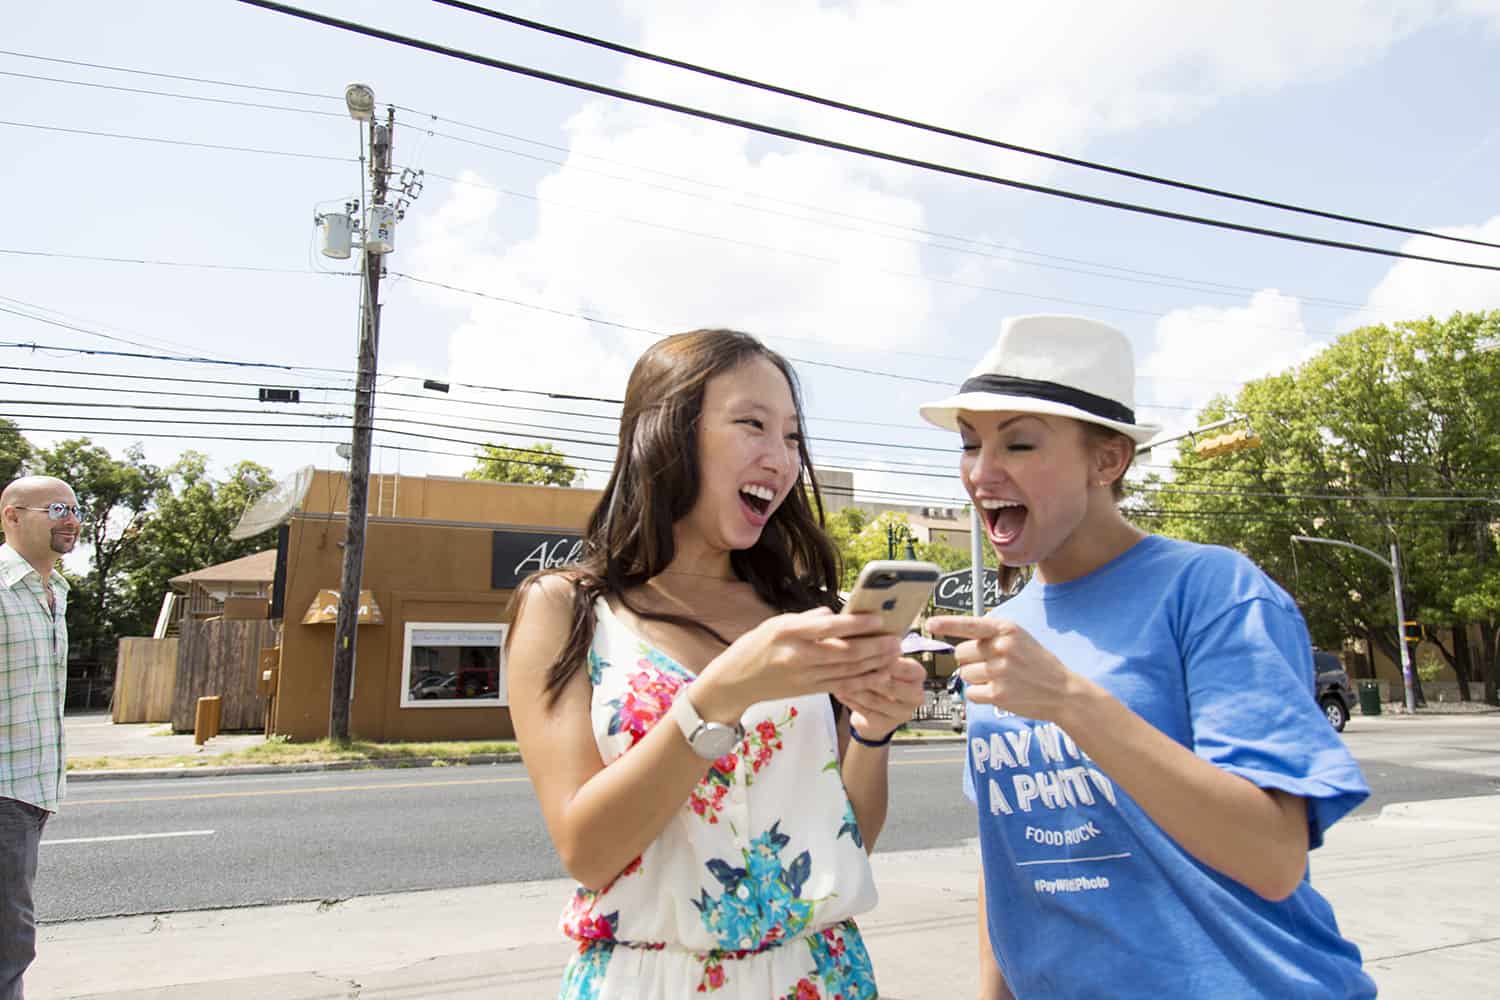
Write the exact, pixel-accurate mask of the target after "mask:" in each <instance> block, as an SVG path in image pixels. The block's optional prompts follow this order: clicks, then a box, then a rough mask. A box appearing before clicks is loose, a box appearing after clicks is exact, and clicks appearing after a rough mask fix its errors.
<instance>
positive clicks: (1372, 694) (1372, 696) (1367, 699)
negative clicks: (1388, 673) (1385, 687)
mask: <svg viewBox="0 0 1500 1000" xmlns="http://www.w3.org/2000/svg"><path fill="white" fill-rule="evenodd" d="M1359 713H1360V714H1361V715H1379V714H1380V682H1379V681H1360V682H1359Z"/></svg>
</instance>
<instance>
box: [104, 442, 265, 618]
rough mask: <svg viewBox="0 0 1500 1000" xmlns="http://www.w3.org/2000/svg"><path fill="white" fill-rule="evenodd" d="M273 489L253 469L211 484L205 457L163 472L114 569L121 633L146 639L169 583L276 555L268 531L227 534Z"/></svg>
mask: <svg viewBox="0 0 1500 1000" xmlns="http://www.w3.org/2000/svg"><path fill="white" fill-rule="evenodd" d="M275 485H276V480H275V478H274V477H273V476H272V475H271V470H270V469H268V468H266V467H265V466H263V465H260V464H258V463H256V462H240V463H238V464H236V465H235V466H233V467H232V468H231V469H230V470H229V475H228V476H227V477H226V478H224V479H215V478H214V477H213V476H211V475H210V474H209V468H208V459H207V456H205V455H203V454H201V453H200V452H196V451H187V452H184V453H183V454H182V456H181V457H180V458H178V460H177V461H176V462H174V463H173V464H172V465H171V466H169V467H168V468H167V469H166V470H165V472H164V473H163V474H162V477H161V479H160V480H159V482H158V485H157V488H156V491H155V494H154V496H153V497H152V504H151V509H150V510H149V511H148V512H147V514H146V516H145V517H144V518H143V519H142V520H141V522H140V526H139V530H138V531H137V533H136V535H135V544H134V545H133V546H132V547H131V550H130V552H129V553H128V554H127V555H126V557H125V558H124V559H123V560H122V562H121V564H120V566H119V577H118V588H119V591H120V595H121V600H120V607H119V612H118V614H117V615H116V620H115V625H116V627H117V628H118V629H120V633H119V634H121V635H145V634H148V632H149V630H150V629H151V628H152V627H153V625H154V624H155V621H156V616H157V614H158V612H159V610H160V608H161V599H162V595H163V594H165V593H166V591H167V588H168V586H169V585H170V584H169V581H170V580H171V579H172V578H173V577H174V576H180V575H181V574H183V573H190V572H192V571H193V570H196V569H202V568H203V567H205V566H213V565H215V564H217V563H221V562H227V561H229V560H230V559H238V558H239V557H240V556H246V555H250V554H251V553H253V552H260V551H262V550H264V549H267V548H274V547H275V545H276V532H275V530H274V529H273V530H270V531H265V532H262V533H261V534H259V535H255V536H254V537H251V538H246V539H242V540H240V541H235V540H234V539H232V538H230V537H229V531H230V529H231V528H233V527H234V526H235V524H236V523H238V521H239V519H240V515H241V514H243V513H244V511H245V508H246V507H248V506H250V504H252V503H254V502H255V501H256V500H258V499H259V498H260V497H262V496H264V495H265V494H266V493H267V492H269V491H270V490H271V489H272V488H273V487H274V486H275Z"/></svg>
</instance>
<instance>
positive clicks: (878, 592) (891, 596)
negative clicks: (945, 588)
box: [844, 559, 942, 636]
mask: <svg viewBox="0 0 1500 1000" xmlns="http://www.w3.org/2000/svg"><path fill="white" fill-rule="evenodd" d="M941 573H942V569H940V568H939V567H938V566H937V565H936V564H935V563H930V562H914V561H910V560H904V559H877V560H875V561H874V562H868V563H865V566H864V568H863V569H861V570H860V571H859V579H858V580H855V581H854V589H853V591H851V592H850V594H849V603H847V604H845V605H844V610H845V611H848V612H856V613H865V614H877V615H879V616H880V623H881V624H880V631H881V632H884V633H889V634H891V635H900V636H904V635H906V633H907V631H908V630H909V629H910V628H911V624H912V622H914V621H916V619H917V615H919V614H921V613H922V609H923V608H924V607H926V606H927V601H928V599H929V598H930V597H932V591H933V588H934V587H936V586H937V579H938V576H939V575H940V574H941Z"/></svg>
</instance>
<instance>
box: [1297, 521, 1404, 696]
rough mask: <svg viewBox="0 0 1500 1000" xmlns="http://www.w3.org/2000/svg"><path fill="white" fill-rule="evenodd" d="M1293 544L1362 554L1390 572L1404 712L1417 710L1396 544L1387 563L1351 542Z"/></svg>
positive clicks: (1310, 539)
mask: <svg viewBox="0 0 1500 1000" xmlns="http://www.w3.org/2000/svg"><path fill="white" fill-rule="evenodd" d="M1292 541H1294V542H1311V543H1313V544H1316V545H1337V546H1339V547H1340V548H1344V549H1353V550H1354V551H1356V552H1363V553H1364V554H1365V555H1367V556H1369V557H1370V558H1371V559H1374V560H1375V561H1376V562H1378V563H1380V564H1381V565H1382V566H1384V567H1385V568H1386V569H1388V570H1390V571H1391V580H1392V584H1393V586H1394V589H1395V596H1396V645H1397V647H1398V648H1399V650H1400V653H1399V656H1400V658H1401V686H1402V688H1403V689H1404V690H1405V693H1406V711H1407V714H1411V713H1413V712H1415V711H1416V710H1417V698H1416V686H1415V684H1414V683H1413V680H1412V669H1411V649H1410V648H1409V647H1408V646H1407V644H1406V602H1405V601H1403V600H1402V598H1401V552H1400V550H1399V549H1397V548H1396V543H1395V542H1392V543H1391V558H1390V561H1389V562H1387V561H1386V559H1385V557H1384V556H1382V555H1380V554H1379V553H1378V552H1371V551H1370V550H1369V549H1367V548H1365V547H1364V546H1363V545H1355V544H1354V543H1353V542H1341V541H1338V540H1337V539H1333V538H1313V537H1310V536H1308V535H1293V536H1292ZM1374 665H1375V650H1374V648H1371V650H1370V666H1372V667H1373V666H1374Z"/></svg>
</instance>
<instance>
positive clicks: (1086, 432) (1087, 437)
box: [1078, 420, 1135, 503]
mask: <svg viewBox="0 0 1500 1000" xmlns="http://www.w3.org/2000/svg"><path fill="white" fill-rule="evenodd" d="M1078 423H1079V424H1080V425H1081V426H1082V427H1083V443H1084V444H1085V445H1086V446H1088V447H1089V448H1097V447H1100V446H1101V445H1106V444H1112V443H1114V442H1115V441H1117V440H1118V441H1123V442H1124V443H1125V446H1126V447H1127V448H1129V449H1130V451H1129V452H1128V454H1129V455H1130V461H1128V462H1126V463H1125V468H1123V469H1121V470H1120V475H1119V476H1118V477H1117V478H1116V479H1115V481H1114V482H1112V483H1110V484H1109V491H1110V494H1111V495H1113V496H1114V498H1115V502H1116V503H1119V502H1120V501H1121V500H1123V499H1125V473H1127V472H1129V471H1130V467H1131V466H1132V465H1134V464H1135V442H1134V441H1133V440H1131V438H1130V435H1128V434H1121V433H1120V432H1119V431H1117V430H1115V429H1114V428H1112V427H1105V426H1104V425H1103V424H1095V423H1090V422H1089V421H1087V420H1080V421H1078Z"/></svg>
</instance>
